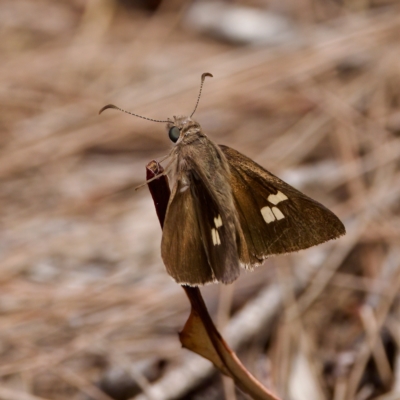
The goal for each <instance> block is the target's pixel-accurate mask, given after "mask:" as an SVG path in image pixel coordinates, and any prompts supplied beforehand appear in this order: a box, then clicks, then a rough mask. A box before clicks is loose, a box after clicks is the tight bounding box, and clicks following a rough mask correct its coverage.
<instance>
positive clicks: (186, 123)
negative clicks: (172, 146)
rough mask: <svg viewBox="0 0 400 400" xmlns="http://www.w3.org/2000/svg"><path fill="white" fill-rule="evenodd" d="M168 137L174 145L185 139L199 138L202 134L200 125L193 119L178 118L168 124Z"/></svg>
mask: <svg viewBox="0 0 400 400" xmlns="http://www.w3.org/2000/svg"><path fill="white" fill-rule="evenodd" d="M167 131H168V136H169V138H170V139H171V141H172V142H174V143H179V142H181V141H182V140H184V139H185V138H192V137H198V136H199V134H200V133H201V127H200V124H199V123H198V122H196V121H194V120H193V119H192V118H191V117H184V116H178V117H174V119H173V120H172V121H168V123H167Z"/></svg>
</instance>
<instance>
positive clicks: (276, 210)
mask: <svg viewBox="0 0 400 400" xmlns="http://www.w3.org/2000/svg"><path fill="white" fill-rule="evenodd" d="M272 212H273V213H274V215H275V217H276V219H277V220H280V219H283V218H285V216H284V215H283V214H282V211H281V210H280V209H279V208H278V207H272Z"/></svg>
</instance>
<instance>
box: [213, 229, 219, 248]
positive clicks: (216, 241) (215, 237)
mask: <svg viewBox="0 0 400 400" xmlns="http://www.w3.org/2000/svg"><path fill="white" fill-rule="evenodd" d="M211 237H212V241H213V245H214V246H218V245H219V244H221V239H220V238H219V234H218V231H217V230H216V229H215V228H212V229H211Z"/></svg>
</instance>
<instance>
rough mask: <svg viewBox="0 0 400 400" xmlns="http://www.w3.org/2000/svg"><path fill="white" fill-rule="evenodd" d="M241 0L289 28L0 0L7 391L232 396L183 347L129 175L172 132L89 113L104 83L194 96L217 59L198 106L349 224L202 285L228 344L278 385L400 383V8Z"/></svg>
mask: <svg viewBox="0 0 400 400" xmlns="http://www.w3.org/2000/svg"><path fill="white" fill-rule="evenodd" d="M132 3H134V2H132ZM154 3H156V2H154ZM242 3H243V4H244V3H246V2H242ZM247 3H248V4H251V5H252V6H254V7H260V8H265V5H266V4H268V5H269V6H270V9H272V10H277V9H278V8H279V11H280V12H282V13H283V15H285V16H286V17H287V18H289V20H290V21H291V22H292V27H293V29H294V30H295V35H294V36H295V38H296V39H295V40H293V41H291V42H288V43H281V44H280V45H277V46H275V47H267V46H259V47H251V46H248V47H246V46H238V45H235V44H232V43H231V44H230V43H227V42H224V41H220V40H218V39H216V38H213V37H208V36H207V35H205V34H200V33H195V32H194V31H192V30H191V29H190V28H188V27H184V25H183V24H182V22H183V21H184V19H185V17H184V15H185V11H187V7H189V6H188V5H187V4H186V2H183V1H178V0H176V1H164V2H162V3H161V6H160V7H159V8H158V9H157V10H156V11H150V10H146V9H143V8H139V7H135V6H134V7H130V6H127V4H130V3H129V2H128V1H126V2H124V4H125V5H124V6H122V5H121V4H120V3H117V2H115V1H113V0H86V1H83V0H74V1H68V2H67V1H55V0H35V2H32V1H29V0H3V1H2V2H1V4H0V23H1V27H2V30H1V32H2V40H1V42H0V55H1V60H2V62H1V63H0V82H1V86H0V88H1V89H0V103H1V113H0V126H1V132H2V134H1V136H0V146H1V147H0V155H1V156H0V179H1V187H0V210H1V211H0V218H1V219H0V222H1V231H0V235H1V239H2V240H1V242H0V243H1V247H0V248H1V255H2V258H1V263H0V327H1V329H0V354H1V357H0V377H1V378H0V379H1V385H0V386H1V387H0V398H1V399H5V400H14V399H17V400H25V399H26V400H31V399H32V400H33V399H35V400H38V399H41V400H43V399H52V400H53V399H54V400H56V399H57V400H58V399H69V400H80V399H82V400H83V399H88V398H91V399H95V400H103V399H104V400H105V399H110V398H115V399H121V400H122V399H128V398H132V397H134V396H137V398H138V399H139V398H143V397H141V395H140V392H141V391H143V392H144V393H147V398H150V399H156V398H157V399H167V398H182V399H183V398H186V399H189V398H191V399H200V398H207V399H219V398H222V397H223V392H222V390H224V391H225V394H226V396H227V397H226V398H229V399H231V398H233V397H234V396H235V394H234V393H235V392H234V391H232V388H231V387H230V383H229V382H225V383H224V389H222V385H221V382H220V379H219V378H216V377H215V376H214V378H213V377H212V373H213V372H214V369H213V368H212V367H211V366H210V365H209V363H208V362H207V361H204V360H201V359H200V358H199V357H197V356H195V355H191V354H188V353H187V352H186V351H185V350H182V349H181V348H180V345H179V342H178V337H177V334H176V333H177V331H179V329H180V328H181V327H182V326H183V324H184V322H185V318H186V317H187V315H188V303H187V300H186V298H185V297H184V293H183V291H182V289H181V288H180V287H179V286H178V285H176V284H175V283H174V282H172V281H171V279H170V278H169V277H168V276H167V274H166V272H165V270H164V268H163V265H162V262H161V258H160V250H159V244H160V238H161V232H160V228H159V225H158V221H157V217H156V214H155V211H154V207H153V205H152V202H151V198H150V196H149V194H148V193H147V191H146V189H143V190H141V191H139V192H134V190H133V188H134V187H135V186H136V185H138V184H139V183H141V182H142V181H143V180H144V166H145V164H146V163H147V162H148V161H149V160H151V159H153V158H156V157H159V158H160V157H161V156H163V155H165V154H166V153H167V152H168V149H169V146H170V144H169V141H168V138H167V135H166V134H165V132H164V128H163V127H162V126H160V124H155V123H150V122H147V121H143V120H140V119H137V118H133V117H129V116H126V115H124V114H119V113H116V112H115V113H113V112H111V111H110V112H107V113H105V114H103V115H102V116H101V117H99V116H98V115H97V112H98V110H99V109H100V107H102V106H103V105H104V104H106V103H109V102H113V103H115V104H118V105H120V106H121V107H124V108H128V109H130V110H132V111H134V112H136V113H139V114H142V115H146V116H149V117H153V118H160V119H165V118H166V117H168V116H172V115H174V114H185V113H189V112H190V111H191V107H192V104H193V105H194V103H195V99H196V95H197V90H198V84H199V80H200V75H201V73H202V72H205V71H210V72H212V73H213V74H214V79H213V80H208V81H207V82H206V85H205V88H204V92H203V97H202V100H201V103H200V107H199V109H198V111H197V113H196V119H197V120H198V121H199V122H201V124H202V126H203V128H204V129H205V131H206V132H207V133H208V134H209V135H210V137H211V138H213V139H214V140H216V141H217V142H218V143H224V144H227V145H229V146H232V147H234V148H236V149H238V150H239V151H241V152H243V153H244V154H246V155H248V156H250V157H252V158H253V159H254V160H256V161H257V162H259V163H260V164H262V165H263V166H265V167H266V168H268V169H269V170H271V171H272V172H274V173H275V174H277V175H279V176H280V177H282V178H283V179H285V180H287V181H288V182H289V183H291V184H293V185H294V186H296V187H298V188H300V189H301V190H303V191H304V192H305V193H307V194H309V195H310V196H312V197H314V198H315V199H318V200H319V201H321V202H322V203H323V204H325V205H327V206H328V207H329V208H331V209H332V210H333V211H334V212H335V213H337V214H338V215H339V216H340V218H341V219H342V220H343V221H344V223H345V225H346V227H347V231H348V234H347V235H346V237H344V238H342V239H340V240H339V241H336V242H334V243H328V244H325V245H323V246H319V247H317V248H315V249H310V250H307V251H304V252H301V253H300V254H294V255H291V256H288V257H277V258H273V259H271V260H268V261H267V262H266V265H265V266H263V267H261V268H259V269H258V270H256V271H254V272H252V273H245V272H244V273H243V274H242V276H241V278H240V279H239V280H238V281H237V283H235V284H234V285H233V286H232V287H218V286H215V285H214V286H207V287H206V288H204V290H203V293H204V296H205V297H206V299H207V302H208V305H209V308H210V310H211V312H212V313H213V314H214V316H215V318H218V321H219V323H220V326H221V328H222V327H224V329H223V330H224V331H225V333H226V337H227V339H228V342H229V343H230V344H231V345H232V346H233V347H235V348H236V349H237V350H238V354H239V356H240V358H241V359H242V360H243V362H244V363H245V364H246V365H247V366H248V368H249V369H250V370H251V371H252V372H254V374H255V375H256V376H257V377H259V378H260V379H261V381H263V382H264V383H265V384H267V385H269V386H270V387H271V388H273V389H274V390H276V391H277V393H279V394H280V395H281V396H282V398H284V399H291V400H303V399H304V400H313V399H334V400H342V399H343V400H352V399H357V400H364V399H378V398H379V399H380V400H389V399H397V398H399V397H400V363H399V356H398V348H399V346H400V319H399V318H400V309H399V299H398V293H399V287H400V271H399V270H400V263H399V259H400V257H399V256H400V246H399V239H400V237H399V236H400V228H399V227H400V215H399V212H400V208H399V201H400V170H399V165H400V164H399V155H400V136H399V133H400V68H399V60H400V42H399V40H398V38H399V37H400V9H399V8H398V5H397V4H396V1H377V0H376V1H369V2H367V1H356V0H347V1H343V2H341V3H339V2H334V1H327V0H306V1H303V2H296V1H293V0H292V1H290V0H286V1H281V2H279V7H278V2H273V1H269V2H267V1H265V2H262V1H252V2H250V1H248V2H247ZM157 390H158V392H157ZM188 391H192V392H191V393H192V394H190V395H188V394H185V393H187V392H188ZM118 393H119V394H118ZM157 393H158V394H157ZM229 393H230V395H229ZM185 396H186V397H185ZM236 396H237V397H238V398H241V397H242V395H241V394H239V393H237V394H236Z"/></svg>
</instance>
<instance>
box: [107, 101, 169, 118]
mask: <svg viewBox="0 0 400 400" xmlns="http://www.w3.org/2000/svg"><path fill="white" fill-rule="evenodd" d="M108 108H114V109H115V110H119V111H122V112H124V113H127V114H130V115H134V116H135V117H139V118H142V119H147V121H153V122H169V121H162V120H160V119H153V118H147V117H142V116H141V115H138V114H134V113H132V112H130V111H126V110H123V109H122V108H119V107H117V106H114V104H107V105H106V106H104V107H103V108H102V109H101V110H100V111H99V114H101V113H102V112H103V111H104V110H107V109H108Z"/></svg>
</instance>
